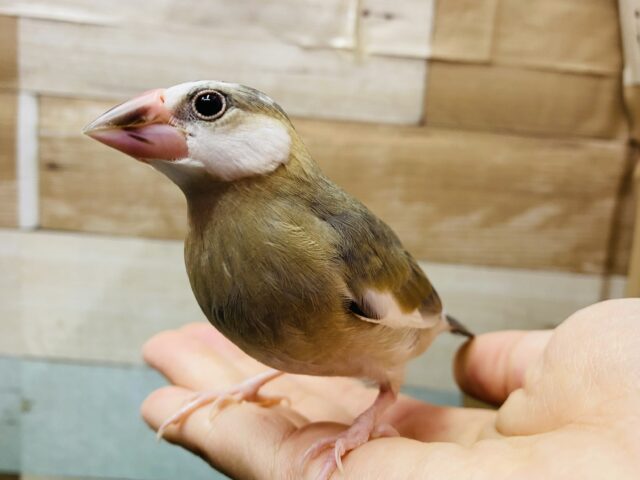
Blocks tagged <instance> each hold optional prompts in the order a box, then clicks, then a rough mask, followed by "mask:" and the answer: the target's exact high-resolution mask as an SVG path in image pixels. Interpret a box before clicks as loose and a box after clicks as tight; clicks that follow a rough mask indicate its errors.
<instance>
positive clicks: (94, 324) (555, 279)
mask: <svg viewBox="0 0 640 480" xmlns="http://www.w3.org/2000/svg"><path fill="white" fill-rule="evenodd" d="M9 246H11V247H9ZM0 261H1V262H4V263H5V265H7V266H8V268H11V270H10V271H15V272H17V274H16V276H15V277H13V278H12V277H7V276H5V275H3V276H0V292H3V294H4V295H5V297H4V298H3V299H2V301H1V302H0V318H4V319H10V320H11V321H14V322H15V323H14V324H13V328H7V329H6V330H3V331H2V332H1V333H2V334H1V335H0V354H7V353H10V354H13V355H20V356H32V357H33V356H35V357H47V358H51V359H74V360H83V361H89V360H91V361H100V362H123V363H127V364H139V363H140V362H141V357H140V349H141V347H142V345H143V343H144V342H145V341H146V340H147V339H148V338H150V337H151V336H152V335H153V334H155V333H157V332H158V331H161V330H164V329H169V328H177V327H179V326H180V325H183V324H185V323H188V322H192V321H198V320H202V321H204V317H203V316H202V314H201V313H200V312H199V310H198V307H197V305H196V302H195V300H194V298H193V295H192V293H191V291H190V288H189V285H188V281H187V278H186V274H185V272H184V266H183V260H182V242H177V241H158V240H142V239H133V238H109V237H106V236H91V235H86V234H84V235H81V234H61V233H47V232H37V233H20V232H14V231H8V230H4V231H2V230H0ZM423 267H424V268H425V271H426V272H427V273H428V274H429V276H430V277H431V279H432V280H433V282H434V284H435V285H436V286H437V288H438V290H439V292H440V294H441V296H442V298H443V299H444V302H445V304H446V306H447V310H448V311H449V312H451V313H452V314H454V315H456V316H457V317H459V318H460V319H462V320H464V321H465V323H467V324H468V325H469V327H470V328H472V329H473V330H474V331H476V332H477V333H482V332H487V331H493V330H499V329H510V328H516V329H517V328H524V329H533V328H549V327H552V326H554V325H557V324H558V323H559V322H561V321H562V320H563V319H564V318H566V317H567V316H568V315H570V314H571V313H572V312H574V311H576V310H577V309H579V308H582V307H584V306H587V305H589V304H591V303H595V302H596V301H598V300H600V298H601V297H600V292H601V290H602V289H603V279H602V278H601V277H599V276H597V275H585V274H571V273H562V272H536V271H528V270H515V269H500V268H487V267H471V266H460V265H458V266H456V265H444V264H434V263H425V264H423ZM3 271H5V270H3ZM612 284H613V287H614V288H613V289H612V291H611V293H610V295H609V296H621V294H622V292H621V290H622V289H623V279H622V277H616V278H613V282H612ZM0 325H2V326H3V327H4V322H2V323H0ZM461 341H462V339H460V338H459V337H454V336H449V335H446V336H442V338H440V339H438V341H437V342H436V343H435V345H434V346H433V347H432V348H431V349H430V350H429V351H428V352H427V353H426V354H425V355H424V356H422V357H421V358H420V359H418V360H416V361H415V362H412V364H411V365H410V368H409V375H408V383H409V384H410V385H415V386H422V387H429V388H435V389H439V390H446V391H454V390H455V384H454V382H453V378H452V376H451V369H450V368H449V364H450V363H451V360H452V358H453V355H454V353H455V350H456V348H457V347H458V346H459V345H460V342H461ZM434 365H438V366H439V367H438V368H434Z"/></svg>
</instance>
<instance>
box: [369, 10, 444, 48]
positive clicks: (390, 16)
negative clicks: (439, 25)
mask: <svg viewBox="0 0 640 480" xmlns="http://www.w3.org/2000/svg"><path fill="white" fill-rule="evenodd" d="M361 3H362V7H361V10H360V21H361V29H362V33H361V41H362V44H363V49H364V50H365V53H369V54H376V55H390V56H398V57H410V58H425V59H426V58H429V57H430V56H431V39H432V30H433V23H434V21H435V11H434V5H435V0H401V1H393V2H389V1H388V0H362V2H361Z"/></svg>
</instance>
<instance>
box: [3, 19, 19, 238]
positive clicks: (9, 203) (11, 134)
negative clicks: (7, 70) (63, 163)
mask: <svg viewBox="0 0 640 480" xmlns="http://www.w3.org/2000/svg"><path fill="white" fill-rule="evenodd" d="M1 29H2V24H1V23H0V30H1ZM17 100H18V97H17V95H16V94H15V93H13V92H8V91H7V92H0V105H1V107H0V227H10V226H16V225H17V223H18V205H17V194H18V183H17V174H18V172H17V168H16V134H17V129H16V126H17V113H18V101H17Z"/></svg>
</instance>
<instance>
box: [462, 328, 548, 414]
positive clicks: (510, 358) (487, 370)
mask: <svg viewBox="0 0 640 480" xmlns="http://www.w3.org/2000/svg"><path fill="white" fill-rule="evenodd" d="M551 334H552V331H550V330H544V331H533V332H521V331H509V332H495V333H488V334H485V335H480V336H477V337H475V338H474V339H473V340H472V341H470V342H468V343H466V344H464V345H463V346H462V348H461V349H460V350H459V351H458V354H457V355H456V360H455V377H456V381H457V382H458V384H459V385H460V387H461V388H462V389H463V390H464V391H465V392H467V393H468V394H470V395H472V396H474V397H476V398H479V399H481V400H484V401H487V402H490V403H493V404H501V403H502V402H504V401H505V400H506V398H507V397H508V396H509V394H510V393H511V392H513V391H514V390H516V389H518V388H520V387H521V386H522V383H523V381H524V377H525V373H526V371H527V369H528V368H529V367H530V366H531V365H533V364H534V363H535V362H536V361H537V360H539V359H540V358H541V356H542V353H543V352H544V349H545V348H546V346H547V343H548V342H549V338H550V337H551Z"/></svg>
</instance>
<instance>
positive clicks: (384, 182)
mask: <svg viewBox="0 0 640 480" xmlns="http://www.w3.org/2000/svg"><path fill="white" fill-rule="evenodd" d="M625 1H627V0H625ZM629 1H631V0H629ZM618 15H619V11H618V8H617V5H616V2H615V1H613V0H593V1H590V2H585V1H584V0H535V1H530V0H440V1H437V2H435V3H434V2H431V1H428V0H398V1H394V2H384V1H382V0H322V1H320V0H303V1H301V0H278V1H273V2H259V1H257V0H237V1H234V2H223V0H212V1H208V2H195V1H193V0H186V1H181V2H175V1H172V0H168V1H165V2H145V1H142V0H137V1H135V0H134V1H131V0H110V1H104V2H103V1H97V0H95V1H80V0H51V1H49V2H40V1H36V0H0V45H2V48H0V227H4V228H5V229H4V230H0V272H1V273H0V355H5V356H6V357H5V358H4V359H1V361H0V371H3V372H5V373H6V372H9V371H12V369H13V371H14V372H21V373H20V375H19V376H17V377H15V378H14V380H13V381H14V384H15V385H14V387H15V388H14V387H12V388H14V389H13V390H10V393H8V394H6V395H5V396H3V395H4V394H3V391H2V390H0V413H1V412H3V411H6V412H9V413H8V414H7V415H6V418H8V419H9V420H8V421H7V422H5V423H3V421H2V418H5V417H2V415H0V446H2V445H3V444H2V441H3V440H2V439H3V432H5V433H6V432H7V431H9V430H10V429H11V428H13V430H10V431H11V432H14V431H18V432H20V431H26V432H27V433H26V434H25V435H26V437H25V438H23V439H22V440H21V442H20V448H19V449H17V448H15V442H13V443H10V445H14V447H12V448H13V450H11V449H10V448H8V449H4V452H9V453H10V454H11V455H13V456H11V455H9V453H5V454H4V457H3V454H2V451H3V449H2V448H0V471H2V470H7V471H9V470H15V469H16V468H18V467H22V468H23V470H26V471H27V473H28V474H29V478H52V476H53V477H55V478H63V477H64V478H67V477H77V478H88V477H95V478H138V479H143V478H155V479H157V478H165V477H164V476H163V475H165V476H166V477H167V478H178V477H181V476H183V477H189V478H200V476H203V475H204V476H206V471H205V470H204V469H199V467H201V465H199V464H197V465H196V466H194V465H193V463H192V459H191V458H190V457H184V458H183V459H177V457H176V458H174V457H171V455H172V454H171V453H169V452H175V449H166V451H165V450H157V449H154V448H153V447H152V446H150V444H149V443H148V442H150V441H151V436H150V435H147V433H148V432H146V431H145V430H144V429H143V428H142V427H141V426H140V424H138V423H136V420H135V419H134V418H133V417H132V416H131V415H133V416H137V413H136V412H135V411H134V409H135V408H136V405H137V404H138V403H139V400H140V398H142V397H143V395H144V393H146V392H148V391H149V389H151V388H153V387H154V386H156V385H157V384H158V382H159V379H158V378H157V377H155V376H154V375H153V374H151V373H150V372H148V371H147V370H145V369H143V368H142V367H141V366H140V364H141V359H140V347H141V345H142V343H143V342H144V341H145V339H147V338H148V337H150V336H151V335H153V334H154V333H155V332H157V331H159V330H161V329H165V328H176V327H178V326H180V325H182V324H184V323H186V322H189V321H197V320H203V317H202V314H201V313H200V312H199V310H198V309H197V306H196V304H195V302H194V300H193V298H192V294H191V292H190V291H189V287H188V285H187V281H186V276H185V273H184V267H183V265H182V259H181V249H182V245H181V238H182V237H183V236H184V233H185V212H184V209H185V206H184V201H183V199H182V197H181V195H180V194H179V192H178V190H177V189H176V188H175V187H174V186H173V185H172V184H171V183H170V182H169V181H168V180H166V179H165V178H164V177H162V176H161V175H160V174H158V173H157V172H155V171H153V170H151V169H148V168H145V167H143V166H141V165H140V164H138V163H136V162H133V161H131V160H130V159H128V158H125V157H124V156H122V155H120V154H118V153H117V152H115V151H112V150H110V149H108V148H106V147H104V146H101V145H99V144H97V143H96V142H93V141H91V140H89V139H88V138H85V137H83V136H82V135H81V134H80V130H81V128H82V126H84V125H85V124H86V123H88V122H89V121H90V120H92V119H93V118H95V117H96V116H97V115H98V114H100V113H101V112H103V111H104V110H105V109H107V108H109V107H110V106H112V105H113V104H114V103H115V102H118V101H121V100H123V99H125V98H127V97H128V96H130V95H133V94H135V93H138V92H140V91H143V90H147V89H149V88H153V87H158V86H168V85H171V84H175V83H178V82H181V81H187V80H193V79H198V78H217V79H223V80H231V81H237V82H241V83H246V84H249V85H252V86H254V87H257V88H260V89H262V90H264V91H266V92H267V93H268V94H270V95H271V96H272V97H274V98H275V99H276V100H277V101H278V102H279V103H281V104H282V106H283V107H284V108H285V109H286V110H287V111H288V112H289V113H290V114H292V116H293V118H294V123H295V125H296V127H297V129H298V130H299V132H300V134H301V135H302V137H303V138H304V140H305V143H306V144H307V145H308V147H309V149H310V151H311V152H312V154H313V155H314V157H315V158H316V159H317V161H318V162H319V163H320V165H321V166H322V168H323V169H324V170H325V171H326V173H327V174H328V175H329V176H330V177H331V178H332V179H334V180H335V181H336V182H337V183H339V184H340V185H342V186H343V187H344V188H345V189H347V190H348V191H350V192H351V193H353V194H354V195H356V196H357V197H358V198H360V199H361V200H363V201H364V202H365V203H366V204H367V205H369V206H370V207H371V208H372V209H373V210H374V211H375V212H376V213H377V214H379V215H380V216H381V217H382V218H383V219H385V220H386V221H387V222H388V223H389V224H390V225H391V226H392V227H393V228H394V229H395V230H396V231H397V232H398V234H399V235H400V236H401V238H402V240H403V241H404V242H405V244H406V245H407V247H408V248H409V249H410V250H411V251H412V252H413V253H414V254H415V255H416V256H417V257H418V258H419V259H421V260H423V261H425V262H426V263H423V265H424V267H425V270H426V271H427V273H428V274H429V276H430V277H431V278H432V279H433V281H434V283H435V284H436V286H437V287H438V290H439V291H440V292H441V294H442V296H443V298H444V300H445V302H446V304H447V308H448V310H449V311H451V312H455V314H456V316H459V317H460V318H462V319H464V321H465V322H466V323H468V324H469V325H471V326H472V327H473V329H474V330H476V331H478V332H484V331H491V330H497V329H504V328H550V327H553V326H555V325H557V324H558V323H560V322H561V321H562V320H563V319H564V318H566V316H568V315H570V314H571V313H572V312H574V311H575V310H577V309H579V308H582V307H584V306H587V305H589V304H591V303H594V302H596V301H598V300H601V299H604V298H611V297H619V296H622V295H624V290H625V285H626V284H627V281H626V274H627V272H628V270H629V266H630V265H635V267H634V268H635V270H633V272H634V273H633V276H632V277H631V279H630V281H629V282H628V288H629V293H632V294H636V295H637V294H640V291H639V290H638V289H639V288H640V284H639V283H638V282H640V245H638V242H639V241H640V240H639V238H640V234H638V233H637V234H636V235H635V244H636V247H635V249H634V250H632V244H633V243H634V229H637V228H638V225H639V224H640V220H638V221H637V220H636V217H637V215H638V212H639V211H640V210H637V209H636V208H635V203H636V200H635V196H634V189H633V182H632V178H633V175H632V172H633V169H634V167H635V165H636V164H637V153H636V151H635V149H634V148H630V146H629V139H630V136H632V135H636V130H637V122H636V123H633V122H632V123H631V124H630V121H629V119H628V118H627V115H626V113H625V112H627V111H628V112H633V111H634V107H635V106H637V105H640V102H634V100H633V99H634V98H640V95H638V96H635V95H636V93H637V92H636V90H635V89H634V88H631V87H630V86H629V85H628V84H627V85H626V86H625V87H624V88H623V84H622V82H621V76H622V75H623V66H624V64H625V61H624V60H623V55H622V48H621V41H620V26H619V25H620V22H619V21H618ZM623 18H624V17H623ZM623 23H624V22H623ZM627 64H628V61H627ZM625 76H626V73H625ZM625 78H626V77H625ZM625 102H626V104H625ZM638 111H640V107H639V108H638ZM634 118H635V117H633V115H632V119H631V120H634ZM634 129H635V130H634ZM636 136H637V135H636ZM638 138H640V137H638ZM34 227H35V228H36V229H37V230H38V231H36V232H33V231H31V229H33V228H34ZM134 237H135V238H134ZM459 342H460V340H459V339H456V338H453V337H443V338H442V339H439V341H438V342H436V344H435V345H434V347H433V348H432V349H431V350H430V351H429V352H427V354H426V355H425V356H423V357H422V358H420V359H419V360H417V361H416V362H414V363H413V364H412V365H411V366H410V370H409V374H408V385H409V387H410V388H411V389H412V393H416V394H418V395H423V396H426V397H428V398H429V399H431V400H434V401H438V399H442V398H445V399H448V400H445V401H449V402H455V401H456V399H457V392H456V389H455V385H454V382H453V379H452V376H451V372H450V366H449V364H450V361H451V358H452V356H453V354H454V352H455V349H456V348H457V346H458V345H459ZM17 358H19V360H18V359H17ZM12 362H13V363H12ZM3 365H4V367H3ZM3 368H4V370H3ZM7 375H8V374H7ZM48 377H50V378H51V379H52V380H51V381H50V382H49V383H47V382H45V381H44V379H47V378H48ZM3 378H5V377H3ZM6 378H9V377H6ZM11 378H13V377H11ZM69 379H75V380H74V381H77V383H75V384H74V385H77V392H76V393H75V394H73V393H72V394H70V393H69V392H68V391H66V390H64V389H63V387H64V386H65V385H67V386H68V385H69V384H68V382H69V381H70V380H69ZM47 385H48V386H49V387H50V390H51V394H50V398H51V399H53V400H55V402H52V403H51V405H49V404H48V402H47V401H44V402H38V401H37V399H38V398H39V397H38V395H42V398H46V396H47V393H43V392H44V390H43V389H44V388H45V386H47ZM101 385H111V387H110V388H111V390H107V391H106V392H107V393H108V394H109V395H113V396H114V398H117V400H116V401H114V402H112V403H110V402H107V400H106V398H107V397H106V396H104V395H102V396H101V395H100V394H99V393H100V388H101ZM119 388H121V389H123V390H125V391H128V390H127V389H138V390H136V393H135V395H134V394H131V395H128V394H126V393H125V394H123V393H122V392H121V391H119V390H118V389H119ZM7 391H9V390H7ZM16 392H17V393H16ZM84 398H89V400H88V401H87V402H88V404H89V405H90V406H91V409H87V408H86V406H83V405H85V403H86V402H85V400H83V399H84ZM452 399H453V400H452ZM23 401H24V402H26V404H29V403H30V402H32V401H33V402H34V403H35V406H34V407H33V412H34V413H33V415H31V414H30V413H29V411H26V412H25V411H21V409H20V408H19V405H21V402H23ZM3 402H4V403H3ZM3 405H7V407H6V410H3ZM114 405H118V406H119V407H118V408H121V409H123V410H126V412H127V415H129V416H128V417H126V418H128V422H126V423H127V425H128V427H127V428H124V427H123V428H122V429H118V428H116V427H113V425H117V424H118V423H119V422H118V419H119V418H121V417H118V415H117V413H118V412H117V410H116V408H115V407H114ZM54 407H56V408H58V409H57V410H53V408H54ZM27 410H28V409H27ZM96 412H98V413H96ZM102 416H105V418H106V417H108V418H110V419H111V420H110V422H111V423H109V425H111V426H109V425H106V424H102V423H100V421H101V417H102ZM16 418H17V419H18V420H19V421H20V422H21V421H22V420H24V422H25V423H24V425H26V426H25V427H24V428H22V430H21V429H18V428H17V427H15V425H16V422H17V421H18V420H16ZM12 422H13V423H12ZM34 422H37V424H38V429H39V430H38V429H36V428H35V426H34V425H35V423H34ZM86 422H94V423H95V422H97V425H94V427H95V428H97V429H98V430H97V431H102V432H103V434H104V435H107V432H115V433H113V435H114V438H118V439H128V440H127V441H128V442H129V443H127V445H130V447H131V450H130V451H131V452H133V453H132V454H131V458H129V457H127V458H126V459H123V460H122V462H120V463H119V464H118V465H115V466H114V464H113V462H111V463H109V460H110V459H112V457H113V450H110V449H109V448H111V447H109V448H105V443H100V442H98V443H95V444H94V443H91V442H90V441H89V440H90V439H88V437H87V435H86V432H87V430H86V429H83V428H81V427H79V426H80V425H86V424H87V423H86ZM74 425H75V426H78V428H76V429H75V430H74V429H73V428H72V426H74ZM91 425H93V423H92V424H91ZM31 428H33V430H31ZM64 428H66V430H65V431H66V432H67V433H68V434H69V435H70V436H71V437H72V438H73V441H72V444H73V445H75V447H74V448H69V449H66V450H65V449H61V450H60V454H59V455H57V456H47V455H48V454H47V452H48V451H49V450H50V449H51V448H52V447H51V444H50V439H51V438H54V437H55V434H56V432H58V431H60V429H64ZM113 428H115V430H113ZM7 429H9V430H7ZM101 429H102V430H101ZM38 431H40V432H42V434H41V435H39V434H37V432H38ZM71 437H70V438H71ZM4 438H7V437H6V436H5V437H4ZM102 438H104V436H103V437H102ZM47 439H49V440H47ZM47 442H49V443H47ZM107 443H108V442H107ZM83 445H85V446H86V445H89V446H92V448H93V451H94V452H96V451H98V450H100V453H99V454H94V456H93V457H91V456H90V455H82V454H80V453H78V452H83V451H84V450H82V448H81V447H82V446H83ZM76 447H77V448H76ZM160 448H161V449H162V447H160ZM74 449H75V450H74ZM25 452H26V453H25ZM109 452H111V454H110V453H109ZM136 452H137V453H136ZM16 455H17V457H16ZM174 455H178V454H175V453H174ZM154 456H157V457H155V458H163V459H164V458H166V459H167V461H166V464H165V463H162V462H163V461H164V460H163V461H160V462H159V463H158V464H157V465H156V467H157V468H155V467H154V468H147V469H145V468H144V466H143V465H142V463H141V459H149V458H152V457H154ZM133 457H137V459H138V460H137V461H136V459H135V458H133ZM16 458H17V460H16ZM12 462H13V463H12ZM174 462H175V463H174ZM149 463H152V462H151V461H149V462H148V464H149ZM16 465H17V467H16ZM167 465H179V467H175V468H176V469H177V470H171V468H174V467H168V466H167ZM163 469H164V470H163ZM159 472H160V473H159ZM204 476H203V477H202V478H204Z"/></svg>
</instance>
